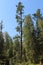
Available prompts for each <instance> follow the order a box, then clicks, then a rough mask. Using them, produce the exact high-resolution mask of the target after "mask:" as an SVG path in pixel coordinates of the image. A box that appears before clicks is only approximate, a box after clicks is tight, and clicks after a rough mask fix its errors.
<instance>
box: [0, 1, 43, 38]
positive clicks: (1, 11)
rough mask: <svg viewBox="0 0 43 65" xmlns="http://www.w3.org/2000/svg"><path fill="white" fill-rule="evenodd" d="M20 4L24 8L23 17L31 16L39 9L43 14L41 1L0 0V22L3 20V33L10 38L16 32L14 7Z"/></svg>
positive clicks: (42, 2)
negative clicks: (7, 34)
mask: <svg viewBox="0 0 43 65" xmlns="http://www.w3.org/2000/svg"><path fill="white" fill-rule="evenodd" d="M19 1H20V2H22V3H23V5H24V6H25V8H24V15H27V14H30V13H31V14H33V13H34V12H36V10H37V9H41V12H42V14H43V0H0V21H1V20H3V27H4V28H3V32H5V31H7V32H8V33H9V35H10V36H11V37H14V36H15V35H16V34H17V32H16V29H15V28H16V26H17V23H16V19H15V15H16V5H17V4H18V2H19Z"/></svg>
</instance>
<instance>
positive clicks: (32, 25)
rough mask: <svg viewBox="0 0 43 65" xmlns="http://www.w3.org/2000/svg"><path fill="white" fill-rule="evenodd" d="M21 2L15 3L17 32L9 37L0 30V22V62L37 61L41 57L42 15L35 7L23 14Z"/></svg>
mask: <svg viewBox="0 0 43 65" xmlns="http://www.w3.org/2000/svg"><path fill="white" fill-rule="evenodd" d="M23 13H24V6H23V5H22V3H21V2H19V3H18V5H16V16H15V17H16V21H17V24H18V26H17V27H16V31H17V32H18V34H17V35H16V36H15V37H13V39H12V38H11V37H10V35H9V34H8V32H4V33H3V32H2V29H3V25H2V22H1V23H0V64H1V63H3V64H4V63H5V65H16V64H17V63H25V64H26V63H39V62H40V60H41V59H42V58H43V15H42V14H41V10H40V9H37V11H36V12H35V13H33V14H32V15H31V14H28V15H25V17H24V16H23ZM7 63H8V64H7Z"/></svg>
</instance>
